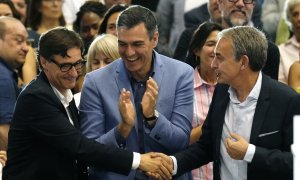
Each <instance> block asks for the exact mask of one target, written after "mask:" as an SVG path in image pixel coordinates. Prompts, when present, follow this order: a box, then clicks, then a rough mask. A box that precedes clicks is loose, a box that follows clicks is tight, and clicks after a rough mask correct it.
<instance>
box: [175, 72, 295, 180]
mask: <svg viewBox="0 0 300 180" xmlns="http://www.w3.org/2000/svg"><path fill="white" fill-rule="evenodd" d="M228 103H229V94H228V86H227V85H217V87H216V89H215V91H214V96H213V100H212V103H211V105H210V109H209V113H208V116H207V119H206V120H205V122H204V125H203V127H202V136H201V138H200V139H199V141H198V142H197V143H195V144H194V145H192V146H190V147H189V148H188V149H186V150H185V151H183V152H180V153H177V154H175V157H176V159H177V163H178V175H180V174H181V173H183V172H185V171H189V170H192V169H194V168H196V167H199V166H202V165H204V164H206V163H208V162H210V161H213V162H214V169H213V170H214V179H217V180H219V179H220V142H221V134H222V129H223V123H224V117H225V111H226V107H227V105H228ZM299 106H300V98H299V96H298V95H297V94H296V93H295V92H294V91H293V90H292V89H290V88H289V87H287V86H286V85H283V84H281V83H279V82H277V81H275V80H272V79H270V78H269V77H267V76H265V75H263V77H262V87H261V91H260V95H259V99H258V101H257V105H256V109H255V114H254V118H253V124H252V130H251V135H250V143H251V144H254V145H255V146H256V151H255V154H254V157H253V159H252V162H251V163H249V164H248V175H247V176H248V180H260V179H272V180H277V179H278V180H282V179H285V180H288V179H292V177H293V156H292V154H291V152H290V145H291V144H292V141H293V115H294V114H300V108H299ZM274 131H278V132H277V133H273V134H270V135H266V136H259V135H260V134H265V133H268V132H274Z"/></svg>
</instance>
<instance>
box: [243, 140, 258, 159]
mask: <svg viewBox="0 0 300 180" xmlns="http://www.w3.org/2000/svg"><path fill="white" fill-rule="evenodd" d="M255 149H256V147H255V146H254V145H253V144H249V145H248V148H247V152H246V154H245V157H244V161H247V162H248V163H251V162H252V159H253V156H254V154H255Z"/></svg>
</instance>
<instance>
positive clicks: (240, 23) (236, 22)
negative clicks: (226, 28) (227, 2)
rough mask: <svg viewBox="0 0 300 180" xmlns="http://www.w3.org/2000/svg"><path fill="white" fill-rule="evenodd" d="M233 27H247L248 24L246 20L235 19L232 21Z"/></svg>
mask: <svg viewBox="0 0 300 180" xmlns="http://www.w3.org/2000/svg"><path fill="white" fill-rule="evenodd" d="M230 22H231V24H232V26H245V25H247V24H248V21H247V20H246V19H241V18H235V19H231V20H230Z"/></svg>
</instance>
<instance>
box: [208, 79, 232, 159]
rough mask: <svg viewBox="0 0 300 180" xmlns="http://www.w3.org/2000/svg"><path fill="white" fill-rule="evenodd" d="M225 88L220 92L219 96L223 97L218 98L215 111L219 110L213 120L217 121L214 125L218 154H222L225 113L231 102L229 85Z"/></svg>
mask: <svg viewBox="0 0 300 180" xmlns="http://www.w3.org/2000/svg"><path fill="white" fill-rule="evenodd" d="M222 87H223V88H225V89H224V90H221V91H220V92H221V93H219V96H220V97H221V98H218V99H217V101H218V102H217V103H215V104H216V107H215V111H218V112H216V113H215V117H216V118H215V120H214V121H213V122H215V123H214V124H213V125H212V126H214V128H213V129H216V131H215V132H216V133H217V134H216V137H213V138H216V141H215V142H216V146H215V147H216V152H217V155H219V154H220V142H221V138H222V132H223V125H224V122H225V113H226V109H227V106H228V103H229V94H228V86H223V85H222Z"/></svg>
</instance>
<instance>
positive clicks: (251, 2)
mask: <svg viewBox="0 0 300 180" xmlns="http://www.w3.org/2000/svg"><path fill="white" fill-rule="evenodd" d="M228 1H229V2H232V3H236V2H238V1H239V0H228ZM243 2H244V4H253V3H254V2H255V0H243Z"/></svg>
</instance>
